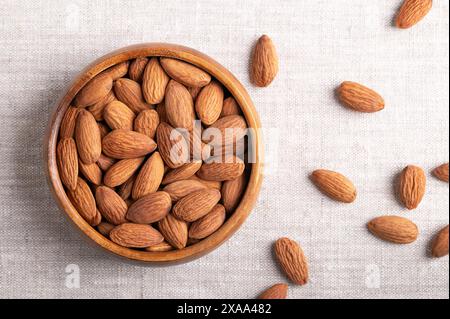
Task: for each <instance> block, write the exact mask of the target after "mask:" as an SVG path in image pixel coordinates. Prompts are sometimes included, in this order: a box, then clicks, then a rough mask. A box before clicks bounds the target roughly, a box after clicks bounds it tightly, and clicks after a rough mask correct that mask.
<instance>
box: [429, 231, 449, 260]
mask: <svg viewBox="0 0 450 319" xmlns="http://www.w3.org/2000/svg"><path fill="white" fill-rule="evenodd" d="M448 228H449V227H448V225H447V226H445V227H444V228H443V229H441V230H440V231H439V233H438V234H437V235H436V237H435V238H434V240H433V243H432V246H431V254H432V256H433V257H436V258H439V257H444V256H447V255H448Z"/></svg>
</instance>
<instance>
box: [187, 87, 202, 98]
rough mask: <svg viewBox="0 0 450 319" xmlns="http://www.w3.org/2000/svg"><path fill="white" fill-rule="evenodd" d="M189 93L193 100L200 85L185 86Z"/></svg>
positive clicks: (198, 91)
mask: <svg viewBox="0 0 450 319" xmlns="http://www.w3.org/2000/svg"><path fill="white" fill-rule="evenodd" d="M187 89H188V91H189V93H190V94H191V96H192V99H193V100H194V101H195V99H196V98H197V95H198V94H199V93H200V91H201V90H202V88H201V87H199V86H197V87H195V86H194V87H192V86H188V87H187Z"/></svg>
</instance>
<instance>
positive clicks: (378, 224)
mask: <svg viewBox="0 0 450 319" xmlns="http://www.w3.org/2000/svg"><path fill="white" fill-rule="evenodd" d="M367 228H368V229H369V231H370V232H371V233H372V234H374V235H375V236H377V237H378V238H381V239H383V240H386V241H390V242H393V243H396V244H409V243H412V242H414V241H415V240H416V239H417V236H418V235H419V229H418V228H417V226H416V224H414V223H413V222H412V221H410V220H409V219H406V218H404V217H399V216H380V217H377V218H374V219H372V220H371V221H370V222H369V223H368V224H367Z"/></svg>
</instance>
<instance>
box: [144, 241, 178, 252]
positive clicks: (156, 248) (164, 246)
mask: <svg viewBox="0 0 450 319" xmlns="http://www.w3.org/2000/svg"><path fill="white" fill-rule="evenodd" d="M145 250H146V251H153V252H163V251H170V250H173V247H172V245H170V244H169V243H168V242H166V241H163V242H162V243H159V244H156V245H153V246H150V247H146V248H145Z"/></svg>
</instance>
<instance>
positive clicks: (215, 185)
mask: <svg viewBox="0 0 450 319" xmlns="http://www.w3.org/2000/svg"><path fill="white" fill-rule="evenodd" d="M189 180H193V181H197V182H200V183H202V184H203V185H205V186H206V187H207V188H214V189H217V190H219V191H220V190H221V189H222V182H220V181H207V180H204V179H201V178H200V177H198V176H197V175H194V176H192V177H190V178H189Z"/></svg>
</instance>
